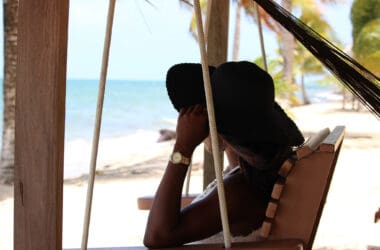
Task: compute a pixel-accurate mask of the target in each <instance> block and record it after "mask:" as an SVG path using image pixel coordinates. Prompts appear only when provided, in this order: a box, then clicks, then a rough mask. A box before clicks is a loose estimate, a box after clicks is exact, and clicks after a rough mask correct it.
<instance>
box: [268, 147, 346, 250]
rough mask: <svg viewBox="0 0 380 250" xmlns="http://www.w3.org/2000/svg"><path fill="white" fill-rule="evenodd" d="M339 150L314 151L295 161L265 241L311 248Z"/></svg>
mask: <svg viewBox="0 0 380 250" xmlns="http://www.w3.org/2000/svg"><path fill="white" fill-rule="evenodd" d="M339 150H340V147H339V148H338V149H337V151H336V152H333V153H331V152H323V151H319V150H318V151H314V153H312V154H311V155H309V156H308V157H306V158H303V159H301V160H298V161H297V162H296V165H295V166H294V168H293V170H292V171H291V173H290V174H289V175H288V177H287V178H286V187H285V188H284V189H283V192H282V195H281V199H280V200H279V205H278V208H277V211H276V217H275V220H273V223H272V228H271V234H270V236H269V239H271V240H279V239H287V238H297V239H300V240H302V241H303V242H304V243H305V249H311V247H312V244H313V241H314V237H315V233H316V230H317V227H318V224H319V220H320V217H321V214H322V210H323V207H324V204H325V200H326V197H327V193H328V190H329V186H330V182H331V178H332V174H333V172H334V168H335V164H336V160H337V157H338V155H339Z"/></svg>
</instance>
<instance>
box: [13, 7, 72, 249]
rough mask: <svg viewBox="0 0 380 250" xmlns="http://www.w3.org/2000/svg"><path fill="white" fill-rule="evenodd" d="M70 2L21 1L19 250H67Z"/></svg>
mask: <svg viewBox="0 0 380 250" xmlns="http://www.w3.org/2000/svg"><path fill="white" fill-rule="evenodd" d="M67 28H68V1H67V0H49V1H46V0H34V1H29V0H20V1H19V26H18V61H17V63H18V65H17V85H16V95H17V98H16V139H15V147H16V148H15V151H16V153H15V162H16V167H15V185H14V186H15V191H14V196H15V199H14V249H16V250H29V249H35V250H37V249H62V199H63V154H64V123H65V91H66V58H67V56H66V55H67Z"/></svg>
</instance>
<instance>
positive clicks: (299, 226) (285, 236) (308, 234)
mask: <svg viewBox="0 0 380 250" xmlns="http://www.w3.org/2000/svg"><path fill="white" fill-rule="evenodd" d="M344 132H345V127H344V126H337V127H335V128H334V130H333V131H332V132H330V130H329V129H327V128H326V129H323V130H321V131H320V132H319V133H317V134H315V135H313V136H312V137H311V138H310V139H308V140H307V141H306V143H305V144H304V145H303V146H302V147H301V148H299V149H298V150H297V152H296V157H295V158H291V159H288V160H287V161H285V162H284V164H283V165H282V167H281V168H280V171H279V174H280V175H281V176H282V177H283V180H282V181H281V182H278V183H276V184H275V186H274V187H273V192H272V200H271V202H270V203H269V204H268V208H267V211H266V217H267V219H266V220H265V221H264V223H263V226H262V229H261V237H262V241H258V242H250V243H233V245H232V247H233V248H234V249H254V250H275V249H281V250H303V249H306V250H310V249H311V248H312V245H313V241H314V237H315V234H316V231H317V228H318V224H319V221H320V218H321V215H322V210H323V207H324V204H325V202H326V197H327V193H328V190H329V187H330V183H331V179H332V176H333V172H334V169H335V165H336V161H337V159H338V155H339V152H340V149H341V146H342V142H343V138H344ZM179 248H180V249H189V250H193V249H194V250H214V249H218V250H222V249H224V246H223V245H222V244H199V245H194V244H189V245H185V246H181V247H176V248H171V249H179ZM109 249H112V248H109ZM118 249H129V250H142V249H145V248H144V247H127V248H118Z"/></svg>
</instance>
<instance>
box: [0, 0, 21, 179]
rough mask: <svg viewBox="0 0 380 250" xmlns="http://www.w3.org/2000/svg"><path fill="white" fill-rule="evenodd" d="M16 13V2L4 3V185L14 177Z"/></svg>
mask: <svg viewBox="0 0 380 250" xmlns="http://www.w3.org/2000/svg"><path fill="white" fill-rule="evenodd" d="M17 11H18V0H6V1H4V87H3V93H4V94H3V95H4V117H3V139H2V150H1V162H0V182H1V183H6V184H10V183H12V182H13V177H14V174H13V173H14V151H15V99H16V98H15V97H16V64H17Z"/></svg>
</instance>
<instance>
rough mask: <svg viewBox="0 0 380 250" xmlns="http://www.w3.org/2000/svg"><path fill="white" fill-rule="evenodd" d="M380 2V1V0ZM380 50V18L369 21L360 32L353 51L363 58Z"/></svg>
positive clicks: (359, 57)
mask: <svg viewBox="0 0 380 250" xmlns="http://www.w3.org/2000/svg"><path fill="white" fill-rule="evenodd" d="M379 2H380V1H379ZM379 50H380V18H379V19H375V20H372V21H370V22H368V23H367V24H366V25H365V26H363V28H362V29H361V30H360V32H359V33H358V36H357V37H356V39H355V43H354V47H353V51H354V53H355V55H357V57H358V59H359V60H360V59H363V58H364V57H367V56H369V55H371V54H373V53H376V52H378V51H379Z"/></svg>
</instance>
